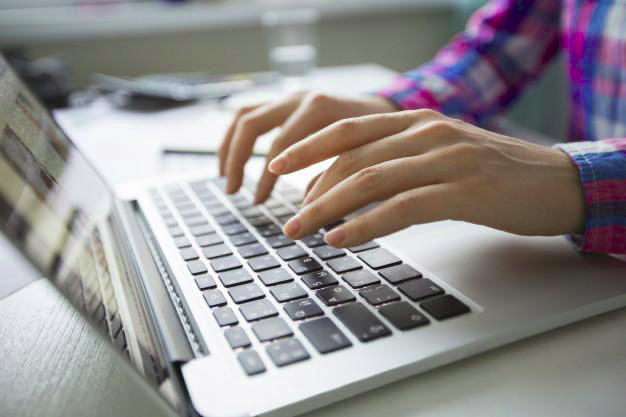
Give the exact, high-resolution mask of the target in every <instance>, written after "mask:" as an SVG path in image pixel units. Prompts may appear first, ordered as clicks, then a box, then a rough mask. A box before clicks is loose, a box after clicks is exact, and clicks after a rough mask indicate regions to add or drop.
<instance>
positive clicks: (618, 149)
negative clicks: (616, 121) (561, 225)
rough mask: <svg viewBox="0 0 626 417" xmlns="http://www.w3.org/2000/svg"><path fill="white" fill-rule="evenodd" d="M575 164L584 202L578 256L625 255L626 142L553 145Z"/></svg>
mask: <svg viewBox="0 0 626 417" xmlns="http://www.w3.org/2000/svg"><path fill="white" fill-rule="evenodd" d="M557 148H559V149H561V150H563V151H564V152H566V153H567V154H568V155H569V157H570V158H571V160H572V161H573V162H574V164H576V167H577V168H578V172H579V174H580V181H581V184H582V187H583V190H584V194H585V200H586V215H585V231H584V233H583V234H581V235H571V236H570V239H571V240H572V242H573V243H574V244H575V245H576V247H577V248H578V249H579V250H580V251H582V252H601V253H614V254H623V253H626V138H625V139H608V140H602V141H598V142H572V143H567V144H560V145H557Z"/></svg>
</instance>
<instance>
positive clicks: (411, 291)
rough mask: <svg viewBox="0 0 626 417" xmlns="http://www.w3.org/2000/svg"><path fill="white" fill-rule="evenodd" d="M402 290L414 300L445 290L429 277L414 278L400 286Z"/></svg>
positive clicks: (441, 292) (432, 295)
mask: <svg viewBox="0 0 626 417" xmlns="http://www.w3.org/2000/svg"><path fill="white" fill-rule="evenodd" d="M398 289H399V290H400V292H401V293H402V294H404V295H406V296H407V297H409V298H410V299H411V300H413V301H419V300H423V299H424V298H428V297H434V296H435V295H439V294H443V290H442V289H441V288H439V286H437V285H435V283H434V282H432V281H431V280H429V279H428V278H423V279H414V280H412V281H409V282H405V283H404V284H401V285H399V286H398Z"/></svg>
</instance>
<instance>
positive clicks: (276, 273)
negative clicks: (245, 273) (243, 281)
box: [259, 268, 293, 286]
mask: <svg viewBox="0 0 626 417" xmlns="http://www.w3.org/2000/svg"><path fill="white" fill-rule="evenodd" d="M259 278H260V279H261V281H262V282H263V284H265V285H267V286H270V285H277V284H284V283H286V282H291V281H293V277H292V276H291V274H290V273H289V271H287V270H286V269H283V268H276V269H270V270H269V271H265V272H261V273H260V274H259Z"/></svg>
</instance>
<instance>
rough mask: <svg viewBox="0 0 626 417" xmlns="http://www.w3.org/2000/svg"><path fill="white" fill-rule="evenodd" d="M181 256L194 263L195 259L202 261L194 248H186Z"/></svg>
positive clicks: (182, 250) (181, 252)
mask: <svg viewBox="0 0 626 417" xmlns="http://www.w3.org/2000/svg"><path fill="white" fill-rule="evenodd" d="M180 256H182V257H183V259H184V260H186V261H193V260H195V259H200V257H199V256H198V252H196V251H195V250H194V249H193V248H185V249H181V251H180Z"/></svg>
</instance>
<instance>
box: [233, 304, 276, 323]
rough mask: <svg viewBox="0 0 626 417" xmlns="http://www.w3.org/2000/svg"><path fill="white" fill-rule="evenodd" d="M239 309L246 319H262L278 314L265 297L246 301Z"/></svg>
mask: <svg viewBox="0 0 626 417" xmlns="http://www.w3.org/2000/svg"><path fill="white" fill-rule="evenodd" d="M239 311H240V312H241V314H242V315H243V317H244V318H245V319H246V320H247V321H256V320H263V319H266V318H268V317H273V316H277V315H278V310H276V308H275V307H274V304H272V302H271V301H270V300H267V299H263V300H258V301H253V302H251V303H246V304H244V305H242V306H241V307H239Z"/></svg>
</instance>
